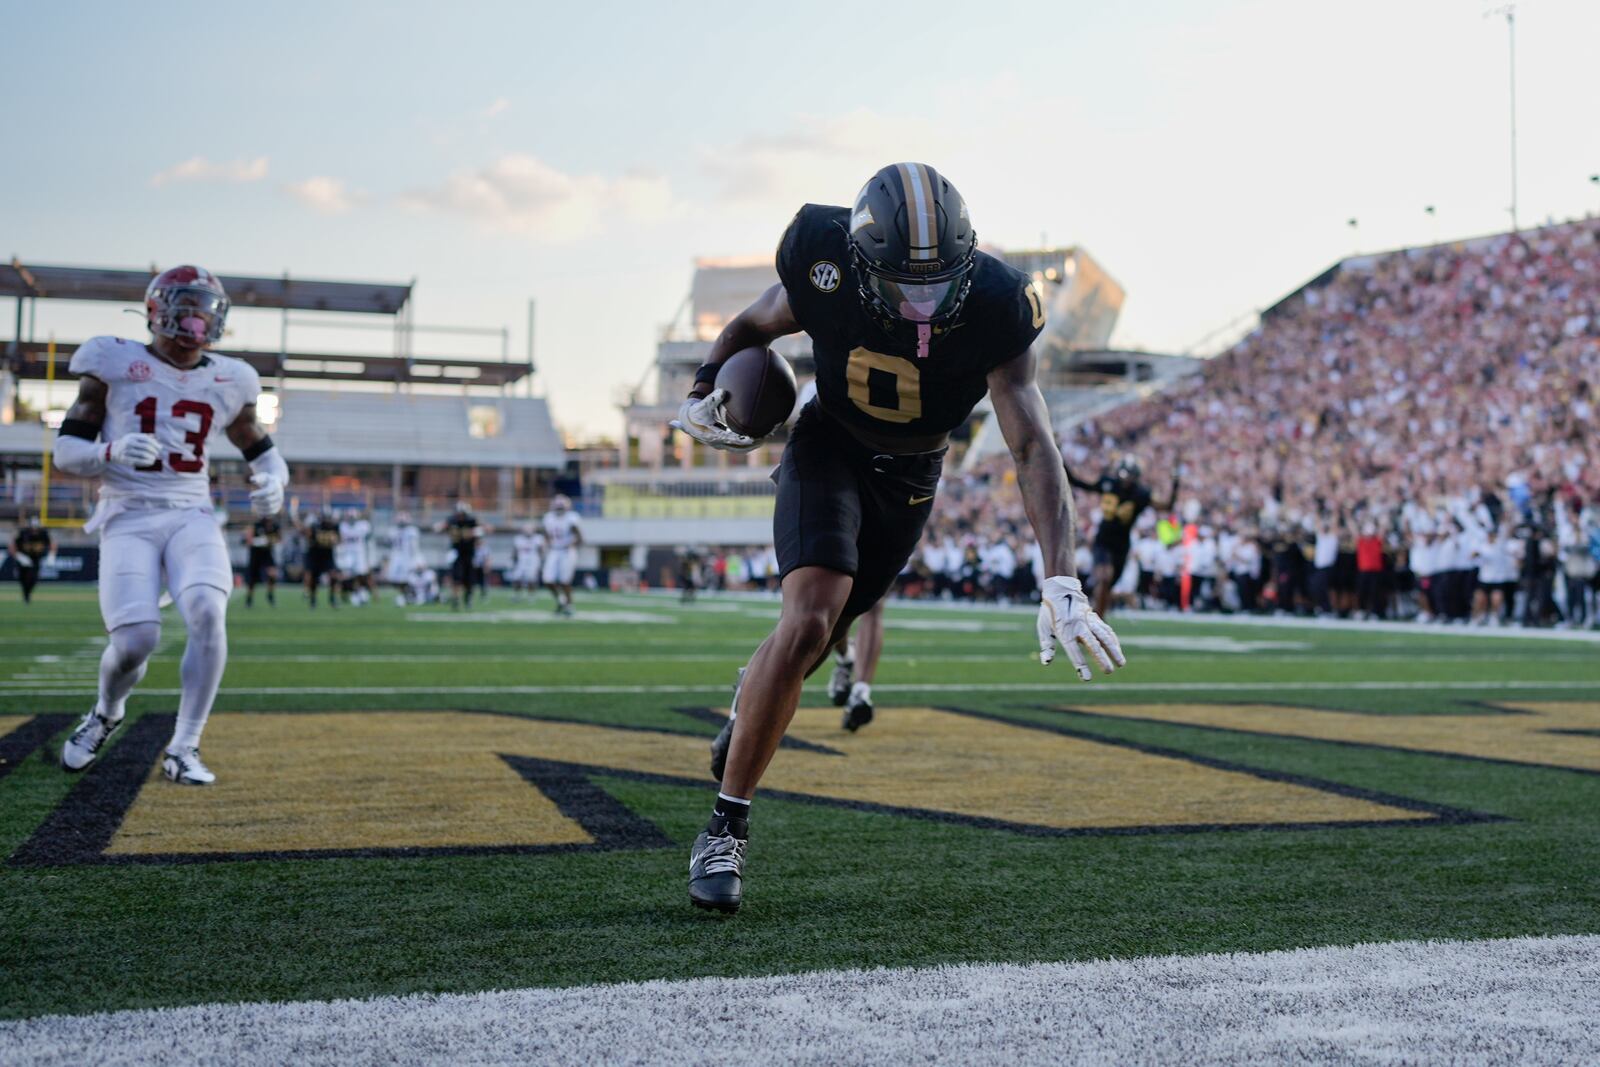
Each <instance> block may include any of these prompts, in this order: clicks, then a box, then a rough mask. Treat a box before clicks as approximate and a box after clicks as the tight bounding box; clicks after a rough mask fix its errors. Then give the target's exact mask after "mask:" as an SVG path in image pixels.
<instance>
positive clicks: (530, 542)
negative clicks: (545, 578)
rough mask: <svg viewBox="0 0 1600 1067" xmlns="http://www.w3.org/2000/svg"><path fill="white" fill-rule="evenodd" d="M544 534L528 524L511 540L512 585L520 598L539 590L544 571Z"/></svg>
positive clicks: (531, 524)
mask: <svg viewBox="0 0 1600 1067" xmlns="http://www.w3.org/2000/svg"><path fill="white" fill-rule="evenodd" d="M544 545H545V541H544V534H542V533H540V532H539V531H538V529H537V528H535V527H534V525H533V523H531V522H530V523H528V524H527V525H525V526H524V527H523V528H522V530H521V531H520V532H519V533H518V534H517V536H515V537H513V538H512V539H511V552H512V557H513V558H512V562H511V585H512V587H513V588H514V589H515V590H516V591H517V595H518V596H526V595H527V594H529V593H531V592H533V590H534V589H536V588H538V586H539V582H540V576H541V573H542V572H543V570H544Z"/></svg>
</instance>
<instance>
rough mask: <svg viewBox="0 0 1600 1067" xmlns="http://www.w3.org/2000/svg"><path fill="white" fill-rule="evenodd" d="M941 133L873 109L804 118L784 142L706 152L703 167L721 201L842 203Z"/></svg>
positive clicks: (772, 139) (775, 139) (764, 139)
mask: <svg viewBox="0 0 1600 1067" xmlns="http://www.w3.org/2000/svg"><path fill="white" fill-rule="evenodd" d="M935 132H936V130H935V127H934V125H933V124H932V123H931V122H929V121H927V120H924V119H920V118H915V117H890V116H886V115H880V114H878V113H877V112H874V111H871V110H869V109H867V108H857V109H855V110H854V111H850V112H846V113H845V114H842V115H836V116H829V117H826V118H822V117H818V116H813V115H801V116H797V117H796V118H795V120H794V124H793V125H792V126H791V128H790V129H789V130H788V131H786V132H784V133H782V134H779V135H775V136H772V135H769V136H759V137H751V138H746V139H744V140H742V141H736V142H733V143H731V144H726V145H718V146H715V147H712V148H706V149H703V150H702V151H701V153H700V167H701V170H703V171H704V172H705V173H706V174H707V175H708V176H710V177H711V178H712V179H713V180H714V181H716V183H717V185H718V186H719V187H720V188H719V193H718V199H719V200H720V201H724V202H732V203H746V204H748V203H758V204H768V203H774V202H776V203H780V204H794V205H799V204H800V203H802V202H804V201H806V200H813V201H823V202H826V203H843V202H844V201H846V200H848V199H849V198H850V196H851V195H852V194H854V193H855V186H854V185H852V184H851V183H852V182H855V183H859V182H861V181H864V180H865V179H866V178H867V177H868V176H869V175H871V174H872V173H873V172H875V171H876V170H877V169H878V168H879V167H881V166H883V165H884V164H885V163H892V162H894V161H895V160H897V159H916V158H919V155H920V152H919V149H920V148H922V147H923V146H924V145H926V144H927V142H928V141H929V139H930V138H931V136H932V135H933V134H934V133H935Z"/></svg>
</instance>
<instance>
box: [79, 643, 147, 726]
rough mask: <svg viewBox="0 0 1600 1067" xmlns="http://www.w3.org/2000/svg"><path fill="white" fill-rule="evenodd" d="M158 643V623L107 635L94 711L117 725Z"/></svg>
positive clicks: (101, 656)
mask: <svg viewBox="0 0 1600 1067" xmlns="http://www.w3.org/2000/svg"><path fill="white" fill-rule="evenodd" d="M160 643H161V624H160V623H159V622H135V623H129V624H128V625H127V626H119V627H117V628H116V629H115V630H112V631H111V637H110V640H109V641H108V642H107V643H106V650H105V651H104V652H102V653H101V654H100V693H99V700H98V701H97V702H96V704H95V711H96V712H97V713H98V714H99V715H100V716H101V717H102V718H105V719H109V720H111V721H112V722H117V721H118V720H120V719H121V718H122V716H123V715H125V714H126V713H127V710H128V694H129V693H131V692H133V687H134V686H136V685H138V684H139V679H141V678H143V677H144V672H145V668H146V667H147V666H148V665H149V663H150V656H151V655H152V654H153V653H154V652H155V650H156V646H157V645H159V644H160Z"/></svg>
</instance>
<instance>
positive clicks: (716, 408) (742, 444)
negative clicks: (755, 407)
mask: <svg viewBox="0 0 1600 1067" xmlns="http://www.w3.org/2000/svg"><path fill="white" fill-rule="evenodd" d="M727 399H728V391H727V390H726V389H713V390H711V392H710V393H708V394H706V396H705V397H704V398H702V399H700V400H696V399H695V398H694V397H692V396H691V397H690V398H689V399H687V400H685V401H684V402H683V406H682V407H681V408H679V409H678V417H677V418H675V419H673V420H672V422H671V423H670V425H671V426H672V427H673V429H676V430H682V431H683V432H684V433H686V434H688V435H689V436H690V437H692V438H694V439H695V440H696V441H699V442H700V443H701V444H705V445H710V446H711V447H712V448H720V449H722V450H723V451H724V452H748V451H750V450H751V449H753V448H755V447H756V445H758V444H760V442H759V441H757V440H756V439H755V438H754V437H748V436H746V435H745V434H742V433H739V432H738V431H737V430H730V429H729V428H728V420H727V418H726V416H724V415H723V412H722V406H723V404H725V403H726V402H727Z"/></svg>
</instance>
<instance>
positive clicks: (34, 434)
mask: <svg viewBox="0 0 1600 1067" xmlns="http://www.w3.org/2000/svg"><path fill="white" fill-rule="evenodd" d="M155 273H156V270H155V268H153V267H152V268H150V269H147V270H137V269H108V268H100V267H75V266H58V265H47V264H38V263H25V262H22V261H21V260H19V259H15V258H13V259H12V260H11V261H10V262H9V263H0V298H4V297H10V298H12V299H13V300H14V301H15V313H14V320H13V321H14V328H13V329H12V330H11V331H9V332H10V334H11V336H10V337H9V339H5V340H0V483H3V486H0V488H3V490H4V492H3V493H0V496H3V497H4V498H5V499H3V500H0V510H6V511H8V512H16V513H18V514H20V513H21V512H23V511H24V510H28V511H33V510H38V511H41V512H43V513H44V514H45V516H46V517H47V518H48V517H49V516H50V515H51V514H52V513H53V512H56V511H57V510H59V513H60V514H61V515H62V516H63V518H62V520H61V521H62V522H63V523H69V524H70V523H74V522H75V521H81V519H82V517H83V515H84V514H86V512H87V509H88V507H89V506H91V504H92V496H91V495H90V493H91V488H92V487H91V486H89V485H87V484H77V480H75V479H71V478H61V477H58V478H57V479H56V482H55V484H54V485H52V481H51V477H50V469H49V461H48V455H49V449H50V442H51V439H52V437H53V435H54V426H55V425H56V424H58V422H59V418H60V415H61V411H60V398H59V395H58V394H56V393H55V392H53V391H52V389H51V386H52V385H54V386H56V387H57V388H59V385H60V384H61V383H63V382H64V381H65V380H66V379H67V378H68V375H67V367H68V364H69V362H70V359H71V355H72V353H73V352H74V351H75V350H76V349H77V347H78V344H79V341H77V340H74V341H59V340H56V339H55V337H53V336H49V335H41V334H44V331H41V330H40V329H39V328H38V319H39V315H38V310H39V305H40V303H41V302H49V301H59V302H61V303H62V310H63V312H65V313H67V314H68V315H69V316H70V315H75V314H79V313H77V312H71V311H70V309H69V308H68V307H67V305H68V304H69V303H70V302H79V303H91V304H94V303H98V304H121V305H123V306H125V307H129V308H140V309H142V305H143V302H144V293H145V287H146V286H147V285H148V283H149V281H150V279H151V277H153V276H154V274H155ZM219 277H220V279H221V281H222V283H223V285H224V286H225V287H226V289H227V291H228V295H229V297H230V299H231V301H232V304H233V309H234V311H235V312H238V311H241V310H244V311H249V312H266V313H267V314H268V315H272V314H274V313H276V315H277V316H278V319H277V325H278V329H277V341H278V344H277V345H276V346H270V344H269V345H267V346H263V345H261V344H260V341H261V339H262V337H263V333H262V332H261V331H260V329H259V327H260V326H261V325H262V319H261V318H260V317H259V316H253V322H254V324H255V327H256V329H254V330H253V331H250V330H247V331H245V332H246V333H250V334H251V336H253V338H254V339H255V340H256V342H257V344H256V345H255V346H254V347H244V346H237V347H235V346H230V345H229V343H228V340H227V338H226V337H225V338H224V340H223V342H222V344H221V346H219V347H218V348H217V349H216V351H217V352H218V353H219V354H222V355H226V356H231V357H234V358H237V359H241V360H244V361H246V362H248V363H250V364H251V365H252V366H253V367H254V368H255V369H256V371H257V373H259V374H260V375H261V378H262V384H263V385H264V386H265V387H266V392H264V393H263V398H262V399H263V402H262V405H261V408H260V411H261V418H262V421H263V422H264V423H267V424H268V425H269V426H271V427H272V428H273V429H274V431H275V432H280V431H281V437H282V439H283V440H282V443H281V446H280V447H282V448H283V450H284V452H285V455H286V457H287V458H288V459H289V461H290V462H291V463H294V464H295V465H296V468H297V470H298V471H299V472H300V473H301V477H300V478H298V479H297V483H296V487H297V491H298V492H299V493H300V494H301V495H302V497H303V499H304V500H305V501H306V502H307V503H309V504H312V505H315V504H326V503H328V502H329V501H332V500H341V501H347V502H353V503H357V504H361V505H363V506H368V507H373V506H385V507H391V508H397V507H412V508H416V509H420V510H427V509H428V507H429V505H428V504H427V503H426V502H425V498H429V497H439V498H441V499H443V498H445V497H447V496H449V495H453V494H456V493H462V494H465V495H468V496H471V497H472V498H473V499H474V500H475V501H479V502H480V503H479V506H481V507H489V508H499V509H502V510H504V509H512V508H515V509H519V510H521V509H525V508H526V507H528V506H529V505H528V501H529V500H530V498H537V497H540V496H543V495H545V494H547V493H548V491H549V485H550V484H551V481H552V479H553V478H555V477H556V476H557V475H558V474H559V472H560V471H561V470H562V469H563V468H564V467H565V462H566V461H565V456H564V449H563V447H562V443H561V440H560V437H559V435H558V434H557V433H556V430H555V427H554V425H553V423H552V421H551V417H550V412H549V407H548V405H547V403H546V402H545V400H544V399H542V398H540V397H537V396H535V395H534V393H533V390H532V384H533V381H532V375H533V370H534V365H533V350H532V345H531V341H530V344H529V348H528V352H527V355H526V358H516V357H513V356H512V354H511V352H510V335H509V331H508V330H507V329H505V328H484V327H475V326H419V325H418V324H417V323H416V322H415V320H414V316H413V299H412V298H413V290H414V285H415V282H405V283H394V282H362V281H337V280H327V279H319V278H301V277H296V276H292V275H290V274H288V273H285V274H282V275H279V276H272V277H268V276H249V275H238V274H221V275H219ZM7 310H10V309H7ZM531 310H532V308H531V304H530V324H529V325H530V333H531V326H532V323H531ZM6 317H10V316H6ZM47 317H48V316H47ZM56 318H59V316H56ZM3 322H4V318H0V323H3ZM265 324H266V326H267V333H266V334H265V336H266V337H270V336H271V332H270V331H271V326H272V319H271V318H268V319H266V322H265ZM0 330H3V326H0ZM138 330H139V332H141V333H142V331H143V327H142V326H141V327H138ZM331 331H365V332H367V333H368V334H381V335H387V336H386V337H385V339H384V340H382V341H379V342H378V343H372V341H371V340H368V341H367V342H366V343H365V344H364V345H362V346H360V347H364V348H365V349H366V351H364V352H363V351H356V352H348V351H330V350H328V349H325V348H320V347H319V348H317V349H315V350H301V349H297V348H295V347H293V346H292V344H291V335H292V334H296V333H298V334H300V335H301V336H304V335H305V334H307V333H309V334H312V335H314V336H315V337H317V338H324V339H325V338H326V337H327V336H328V334H329V332H331ZM83 332H84V334H85V335H87V333H89V332H92V331H83ZM102 332H103V331H102ZM419 335H444V336H447V337H449V338H450V339H451V340H450V344H451V347H454V348H457V349H460V348H463V347H468V345H465V344H461V343H460V342H461V341H463V340H464V339H466V338H475V339H476V347H477V348H478V349H479V352H480V354H479V356H477V357H473V356H465V355H420V354H418V353H417V352H416V351H415V350H414V342H415V340H416V338H417V337H418V336H419ZM81 339H87V338H86V336H85V337H83V338H81ZM81 339H80V340H81ZM486 342H487V343H486ZM496 342H497V347H498V349H499V352H498V358H494V356H492V355H489V354H488V352H487V349H488V348H489V347H490V346H491V345H495V344H496ZM330 347H333V346H330ZM41 397H42V398H43V400H44V403H43V404H42V405H41V404H40V403H39V400H40V399H41ZM268 401H270V404H269V403H268ZM25 402H26V403H25ZM41 409H42V410H41ZM280 420H281V423H280ZM236 465H237V464H236V463H235V462H234V461H232V460H229V459H227V458H225V457H219V458H218V462H217V464H216V466H215V468H214V469H215V470H216V471H218V472H219V477H221V478H222V482H219V485H218V487H217V491H218V492H219V493H221V494H222V495H221V500H222V501H223V502H224V504H226V505H231V504H233V503H236V501H234V500H232V499H231V498H232V497H233V496H237V495H238V494H237V491H236V490H237V489H238V486H237V485H231V483H233V482H238V481H239V478H238V477H235V475H237V473H238V472H237V471H234V470H233V469H232V468H233V467H234V466H236ZM224 483H227V484H228V485H231V489H230V488H227V487H226V486H225V484H224ZM52 502H54V507H53V506H52Z"/></svg>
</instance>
